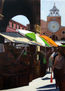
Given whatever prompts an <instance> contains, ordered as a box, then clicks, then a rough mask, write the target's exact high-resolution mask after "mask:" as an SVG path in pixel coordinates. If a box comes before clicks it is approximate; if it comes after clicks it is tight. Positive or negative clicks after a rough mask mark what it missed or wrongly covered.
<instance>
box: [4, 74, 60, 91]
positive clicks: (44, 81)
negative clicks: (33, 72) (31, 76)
mask: <svg viewBox="0 0 65 91" xmlns="http://www.w3.org/2000/svg"><path fill="white" fill-rule="evenodd" d="M50 77H51V74H50V73H47V74H46V75H45V76H44V77H42V78H37V79H35V80H33V81H32V82H30V83H29V86H24V87H19V88H15V89H10V90H3V91H59V88H58V89H56V87H55V80H54V79H53V82H52V83H51V82H50Z"/></svg>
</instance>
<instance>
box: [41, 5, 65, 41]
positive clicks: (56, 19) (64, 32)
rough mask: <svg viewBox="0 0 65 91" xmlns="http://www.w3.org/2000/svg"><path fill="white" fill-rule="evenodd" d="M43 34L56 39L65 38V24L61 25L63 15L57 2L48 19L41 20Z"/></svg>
mask: <svg viewBox="0 0 65 91" xmlns="http://www.w3.org/2000/svg"><path fill="white" fill-rule="evenodd" d="M41 34H45V35H47V36H49V37H50V38H52V39H54V40H65V26H62V25H61V16H60V14H59V10H58V9H57V8H56V6H55V4H54V6H53V8H52V9H51V10H50V14H49V15H48V16H47V21H44V20H41Z"/></svg>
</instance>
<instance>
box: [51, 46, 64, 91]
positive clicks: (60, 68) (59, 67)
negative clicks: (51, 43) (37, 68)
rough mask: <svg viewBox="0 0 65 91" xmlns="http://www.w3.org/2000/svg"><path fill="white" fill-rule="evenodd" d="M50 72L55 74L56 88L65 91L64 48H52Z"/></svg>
mask: <svg viewBox="0 0 65 91" xmlns="http://www.w3.org/2000/svg"><path fill="white" fill-rule="evenodd" d="M49 71H50V72H52V71H53V73H54V78H55V81H56V88H57V87H59V89H60V91H65V51H64V50H62V48H60V47H59V48H55V49H54V48H52V54H51V55H50V57H49Z"/></svg>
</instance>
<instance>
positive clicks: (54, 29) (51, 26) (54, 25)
mask: <svg viewBox="0 0 65 91" xmlns="http://www.w3.org/2000/svg"><path fill="white" fill-rule="evenodd" d="M59 28H60V26H59V23H58V22H57V21H50V22H49V23H48V29H49V31H50V32H57V31H58V30H59Z"/></svg>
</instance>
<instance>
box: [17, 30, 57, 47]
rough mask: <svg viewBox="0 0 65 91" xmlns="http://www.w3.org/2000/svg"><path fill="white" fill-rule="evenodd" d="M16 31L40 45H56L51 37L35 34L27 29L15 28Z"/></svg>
mask: <svg viewBox="0 0 65 91" xmlns="http://www.w3.org/2000/svg"><path fill="white" fill-rule="evenodd" d="M16 31H17V32H19V33H20V34H22V35H23V36H25V37H27V38H28V39H30V40H32V41H35V42H38V43H40V44H41V46H46V47H51V46H54V47H57V46H58V45H57V44H56V43H55V42H54V41H53V40H52V39H51V38H49V37H47V36H43V35H37V34H36V33H34V32H31V31H28V30H21V29H17V30H16Z"/></svg>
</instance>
